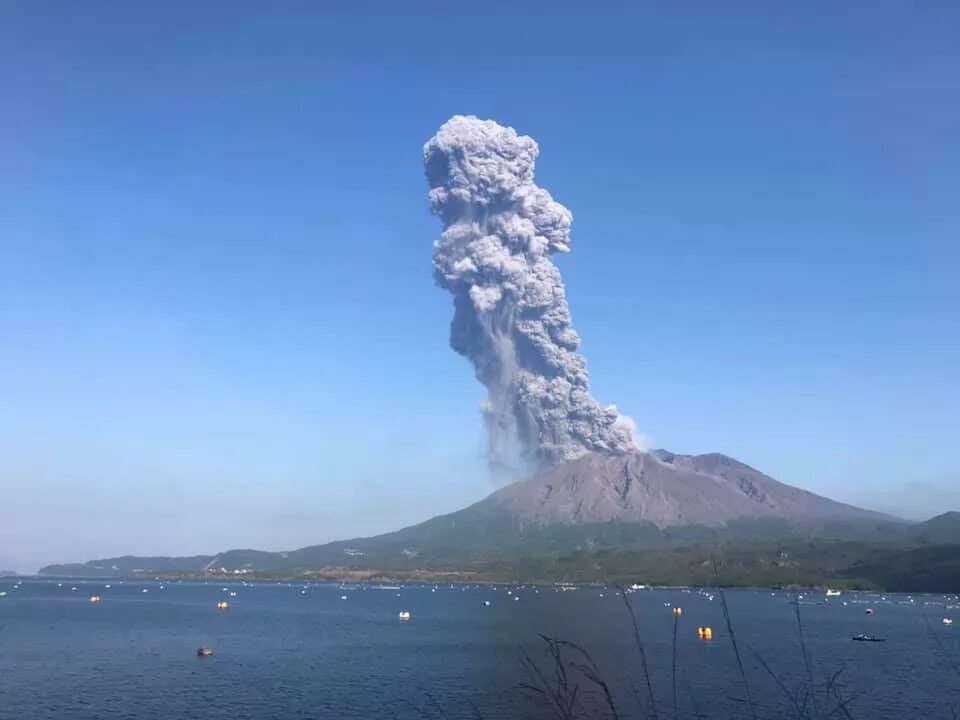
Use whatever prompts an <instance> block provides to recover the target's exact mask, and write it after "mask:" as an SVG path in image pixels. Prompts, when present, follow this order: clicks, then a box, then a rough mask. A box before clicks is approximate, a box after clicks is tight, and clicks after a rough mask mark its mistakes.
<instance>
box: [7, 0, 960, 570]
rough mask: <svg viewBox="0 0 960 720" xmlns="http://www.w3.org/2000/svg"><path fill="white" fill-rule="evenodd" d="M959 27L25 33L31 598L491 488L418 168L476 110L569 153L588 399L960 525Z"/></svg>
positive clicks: (95, 8)
mask: <svg viewBox="0 0 960 720" xmlns="http://www.w3.org/2000/svg"><path fill="white" fill-rule="evenodd" d="M334 6H336V7H334ZM228 9H229V11H228ZM507 17H509V18H510V19H511V20H512V21H513V22H515V23H516V27H508V26H507V24H506V23H505V20H504V18H507ZM518 28H523V30H522V31H521V30H519V29H518ZM958 36H960V15H958V14H957V13H955V12H950V11H949V10H948V9H946V8H944V9H940V10H938V9H936V8H931V7H926V8H922V9H917V8H912V7H911V8H907V7H903V8H898V7H893V6H890V7H873V8H870V9H869V11H868V10H863V9H859V10H857V9H853V8H843V7H836V6H834V5H831V4H829V3H817V4H815V5H814V6H804V7H774V6H770V5H768V4H764V3H759V2H756V3H746V4H744V5H743V6H741V7H738V8H731V7H725V8H724V9H723V10H722V11H721V10H720V9H711V8H698V9H697V11H695V12H694V11H692V10H688V9H684V8H681V7H669V6H664V7H659V8H653V7H637V8H618V9H616V10H614V9H613V8H601V7H598V8H595V9H594V10H593V11H592V12H591V14H589V15H586V16H579V15H576V14H574V13H572V12H567V11H565V10H564V9H563V8H556V9H554V10H552V11H551V12H550V13H549V14H544V13H537V12H530V13H525V11H524V10H523V9H522V8H518V7H517V6H516V5H512V4H503V5H500V4H498V3H496V2H494V3H492V4H491V3H486V4H484V6H483V8H482V12H481V11H480V10H476V9H471V8H468V7H462V8H456V9H452V10H451V14H448V15H443V14H439V13H431V12H427V11H425V10H417V9H416V8H402V9H401V8H394V9H387V10H384V11H383V12H381V13H379V14H377V15H376V16H375V17H365V16H364V15H363V13H362V12H361V11H360V10H359V9H355V8H353V9H352V8H350V7H349V6H348V5H346V4H344V5H343V6H340V5H338V4H337V3H334V4H333V5H331V6H327V5H324V6H303V7H300V8H299V9H298V11H297V12H284V11H282V10H280V9H276V8H264V7H263V6H257V5H253V4H250V5H246V4H243V3H241V4H239V5H238V4H230V5H226V4H221V3H219V2H212V3H209V4H205V5H203V6H200V7H194V6H188V5H186V4H177V3H174V4H172V5H166V6H164V7H163V8H160V7H153V8H151V7H144V6H133V5H130V6H122V5H107V4H85V5H82V6H81V5H75V6H71V5H69V4H66V3H64V4H60V5H57V4H54V5H44V6H40V5H31V4H9V5H7V6H4V7H0V38H2V39H3V42H0V61H2V62H0V77H2V79H3V81H4V82H3V84H4V87H5V88H6V94H5V98H4V100H5V102H4V108H3V110H2V111H0V122H2V123H3V129H4V132H2V133H0V158H3V172H2V173H0V179H2V182H3V193H0V337H2V338H3V349H2V352H0V398H3V401H2V402H0V491H2V502H3V509H4V512H3V513H2V520H0V570H5V569H13V570H19V571H34V570H36V569H37V568H39V567H40V566H42V565H44V564H48V563H53V562H75V561H85V560H89V559H93V558H97V557H109V556H115V555H122V554H137V555H152V554H162V555H186V554H210V553H214V552H219V551H222V550H226V549H229V548H235V547H250V548H257V549H268V550H270V549H292V548H297V547H302V546H306V545H312V544H317V543H321V542H325V541H329V540H335V539H345V538H350V537H357V536H361V535H370V534H376V533H380V532H384V531H388V530H392V529H397V528H400V527H403V526H405V525H408V524H413V523H416V522H420V521H422V520H426V519H427V518H429V517H431V516H433V515H436V514H439V513H445V512H451V511H454V510H458V509H460V508H462V507H464V506H466V505H467V504H469V503H472V502H475V501H477V500H480V499H481V498H482V497H484V496H485V495H487V494H488V493H489V492H491V491H492V490H493V489H494V488H495V487H496V481H495V479H493V478H491V477H490V474H489V472H488V471H487V458H486V456H485V443H486V441H485V438H484V436H483V424H482V421H481V417H480V411H479V408H480V403H481V400H482V399H483V397H484V391H483V388H482V387H481V386H480V384H479V383H478V382H477V381H476V379H475V377H474V372H473V368H472V367H471V366H470V364H469V363H468V362H467V361H466V360H464V359H463V358H461V357H459V356H458V355H456V353H454V352H453V351H451V349H450V347H449V345H448V334H449V327H450V318H451V314H452V308H451V301H450V297H449V295H448V294H447V293H446V292H444V291H443V290H440V289H439V288H437V287H436V286H435V285H434V282H433V279H432V277H431V254H432V252H433V243H434V241H435V240H436V239H437V238H438V237H439V233H440V227H439V225H438V223H437V221H436V219H435V218H433V217H431V216H430V213H429V203H428V200H427V185H426V182H425V180H424V176H423V166H422V163H423V156H422V148H423V144H424V142H425V141H427V140H428V139H429V138H430V137H431V136H433V134H434V133H436V132H437V129H438V128H439V127H440V126H441V125H442V123H444V122H445V121H446V120H447V119H448V118H450V117H451V116H452V115H454V114H458V113H462V114H473V115H477V116H478V117H481V118H489V119H493V120H496V121H497V122H499V123H501V124H504V125H509V126H512V127H514V128H516V130H517V131H518V132H520V133H522V134H527V135H530V136H532V137H533V138H535V139H536V141H537V142H538V143H539V145H540V149H541V156H540V159H539V160H538V164H537V183H538V184H539V185H540V186H542V187H543V188H546V189H547V190H549V191H550V193H551V194H552V195H553V197H554V198H555V199H556V200H557V201H558V202H560V203H562V204H563V205H565V206H566V207H568V208H569V209H570V210H571V211H572V213H573V217H574V219H573V225H572V246H571V247H572V251H571V253H570V254H569V255H566V256H563V257H560V258H559V259H558V260H557V264H558V265H559V267H560V270H561V272H562V274H563V279H564V282H565V284H566V294H567V299H568V300H569V303H570V309H571V312H572V316H573V320H574V323H575V327H576V329H577V331H578V332H579V334H580V335H581V336H582V339H583V345H582V351H583V353H584V355H585V356H586V358H587V360H588V362H589V369H590V384H591V391H592V393H593V394H594V396H595V397H596V398H597V400H598V401H599V402H600V403H603V404H608V403H609V404H616V405H617V407H618V408H619V409H620V410H621V411H622V412H623V413H624V414H625V415H627V416H629V417H631V418H633V419H634V420H635V421H636V423H637V425H638V426H639V430H640V432H642V433H643V434H644V435H645V436H647V437H648V438H649V441H650V446H651V447H665V448H668V449H670V450H672V451H674V452H681V453H705V452H722V453H724V454H727V455H730V456H732V457H735V458H737V459H738V460H741V461H743V462H745V463H747V464H749V465H751V466H753V467H756V468H757V469H759V470H761V471H763V472H765V473H767V474H768V475H770V476H772V477H774V478H776V479H777V480H780V481H781V482H785V483H788V484H791V485H796V486H798V487H802V488H804V489H807V490H810V491H812V492H815V493H818V494H821V495H825V496H827V497H830V498H832V499H835V500H839V501H843V502H848V503H852V504H855V505H859V506H862V507H867V508H871V509H877V510H881V511H884V512H888V513H892V514H895V515H898V516H901V517H905V518H907V519H915V520H919V519H927V518H929V517H932V516H934V515H937V514H940V513H942V512H944V511H947V510H960V466H958V464H957V461H956V459H955V458H954V456H953V455H952V451H953V448H954V447H956V445H957V443H958V441H960V419H958V417H957V413H956V408H957V407H958V404H960V376H958V373H957V368H958V367H960V285H958V283H957V282H956V275H957V268H958V267H960V246H958V244H957V242H956V238H957V237H958V235H960V206H958V204H957V203H956V200H955V194H956V188H957V187H958V186H960V147H958V145H957V143H956V141H955V138H956V137H957V132H958V130H960V100H958V98H957V95H956V92H955V91H954V90H953V87H954V85H955V78H956V77H957V76H958V75H960V49H958V45H957V43H956V41H955V38H956V37H958ZM465 48H473V49H474V51H469V52H467V51H465V50H464V49H465ZM718 58H723V62H717V59H718Z"/></svg>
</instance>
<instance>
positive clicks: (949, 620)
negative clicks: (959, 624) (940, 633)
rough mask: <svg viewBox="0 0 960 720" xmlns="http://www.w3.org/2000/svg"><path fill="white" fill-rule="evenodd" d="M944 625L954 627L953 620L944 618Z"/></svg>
mask: <svg viewBox="0 0 960 720" xmlns="http://www.w3.org/2000/svg"><path fill="white" fill-rule="evenodd" d="M943 624H944V625H953V620H951V619H950V618H944V619H943Z"/></svg>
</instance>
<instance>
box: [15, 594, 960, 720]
mask: <svg viewBox="0 0 960 720" xmlns="http://www.w3.org/2000/svg"><path fill="white" fill-rule="evenodd" d="M0 593H6V595H3V596H0V720H7V719H10V720H120V719H123V720H138V719H147V718H151V719H152V718H157V719H158V720H160V719H162V720H178V719H180V718H198V719H202V720H244V719H247V718H249V719H250V720H259V719H261V718H265V719H266V718H271V719H274V718H275V719H276V720H294V719H296V718H337V719H341V718H344V719H345V718H389V719H396V720H412V719H414V718H451V719H457V720H459V719H470V720H477V719H479V718H486V719H488V720H500V719H504V718H532V719H538V718H560V717H568V718H575V717H576V718H604V717H609V718H654V717H655V718H661V719H664V720H667V719H673V718H678V719H682V718H690V719H691V720H693V719H696V718H709V719H723V720H726V719H733V718H736V719H738V720H739V719H740V718H771V719H773V718H775V719H777V720H784V719H789V718H864V719H869V720H883V719H885V718H889V719H890V720H893V719H894V718H896V719H898V720H900V719H902V718H944V719H945V720H947V719H950V718H956V717H957V716H958V713H960V670H958V668H960V622H958V623H957V624H956V625H949V624H945V623H944V622H943V620H944V618H946V619H954V618H955V619H957V620H958V621H960V608H958V606H960V601H958V599H957V597H956V596H954V595H919V594H918V595H900V594H887V595H882V594H877V593H869V594H868V593H849V592H844V593H843V594H842V595H841V596H839V597H831V598H826V597H825V594H824V592H823V591H809V592H806V593H800V594H799V595H797V594H795V593H793V592H785V591H782V590H762V589H756V590H727V591H725V592H721V591H719V590H704V589H700V590H698V589H684V588H673V589H639V590H636V591H633V592H628V593H625V594H624V593H621V592H620V590H618V589H617V588H615V587H577V588H564V587H558V586H522V585H496V586H494V585H450V584H436V585H434V584H423V585H402V586H375V585H337V584H313V583H308V584H304V583H302V582H301V583H289V582H269V583H268V582H227V583H225V582H222V581H216V582H214V581H211V582H205V583H204V582H185V581H184V582H176V581H172V582H161V581H152V582H145V581H140V580H126V581H120V580H97V581H89V580H70V579H57V580H54V579H46V578H24V579H19V580H18V579H14V578H2V579H0ZM94 596H96V597H99V598H100V601H99V602H91V598H92V597H94ZM625 600H626V603H625ZM223 602H226V603H227V604H228V607H227V608H224V609H218V607H217V606H218V604H219V603H223ZM628 605H629V608H628ZM868 610H869V611H870V612H869V613H868ZM401 612H409V613H410V619H409V620H401V619H400V613H401ZM701 628H710V630H711V633H710V635H711V636H712V637H711V638H710V639H703V638H702V637H701V635H703V634H705V633H701V632H699V630H700V629H701ZM858 633H865V634H868V635H872V636H875V637H877V638H882V639H883V642H860V641H854V640H853V639H852V638H853V636H854V635H856V634H858ZM199 647H209V648H211V649H212V651H213V655H212V656H209V657H199V656H198V654H197V650H198V648H199Z"/></svg>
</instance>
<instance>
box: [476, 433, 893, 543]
mask: <svg viewBox="0 0 960 720" xmlns="http://www.w3.org/2000/svg"><path fill="white" fill-rule="evenodd" d="M484 504H488V505H490V506H492V507H495V508H497V509H499V510H500V511H501V512H503V513H504V514H506V515H508V516H510V517H513V518H516V519H517V520H518V521H520V522H524V523H526V524H528V525H539V526H543V525H556V524H563V525H571V524H583V523H605V522H611V521H621V522H631V523H647V524H650V525H654V526H656V527H658V528H668V527H677V526H685V525H700V526H722V525H726V524H727V523H728V522H730V521H731V520H736V519H742V518H780V519H784V520H790V521H797V522H805V521H824V520H876V519H883V518H886V519H888V520H889V519H890V518H889V517H886V516H883V515H881V514H880V513H876V512H872V511H869V510H862V509H860V508H857V507H854V506H852V505H845V504H843V503H839V502H835V501H833V500H829V499H827V498H825V497H821V496H819V495H815V494H813V493H811V492H807V491H805V490H800V489H799V488H795V487H792V486H790V485H785V484H784V483H781V482H778V481H776V480H774V479H773V478H772V477H770V476H768V475H765V474H763V473H762V472H760V471H759V470H756V469H754V468H752V467H750V466H749V465H745V464H744V463H742V462H739V461H737V460H734V459H733V458H730V457H727V456H726V455H721V454H719V453H711V454H707V455H676V454H674V453H671V452H668V451H666V450H655V451H653V452H650V453H641V452H631V453H624V454H615V455H613V454H602V453H589V454H587V455H584V456H582V457H579V458H577V459H575V460H571V461H568V462H565V463H562V464H560V465H557V466H554V467H552V468H550V469H549V470H547V471H546V472H544V473H541V474H539V475H535V476H533V477H531V478H529V479H526V480H521V481H520V482H516V483H513V484H511V485H508V486H507V487H504V488H503V489H501V490H499V491H497V492H495V493H494V494H493V495H491V496H490V497H489V498H487V499H486V500H484V501H482V503H481V505H484ZM474 507H476V506H474Z"/></svg>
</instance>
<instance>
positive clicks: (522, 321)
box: [423, 115, 636, 467]
mask: <svg viewBox="0 0 960 720" xmlns="http://www.w3.org/2000/svg"><path fill="white" fill-rule="evenodd" d="M538 153H539V148H538V147H537V143H536V142H534V140H533V139H532V138H529V137H526V136H524V135H518V134H517V133H516V131H515V130H514V129H513V128H509V127H503V126H501V125H498V124H497V123H495V122H493V121H491V120H479V119H477V118H475V117H472V116H470V117H465V116H462V115H457V116H455V117H453V118H451V119H450V120H448V121H447V122H446V123H444V125H443V127H441V128H440V130H439V131H438V132H437V134H436V135H435V136H434V137H433V138H431V139H430V141H429V142H428V143H427V144H426V145H425V146H424V148H423V156H424V165H425V167H426V173H427V181H428V182H429V184H430V202H431V205H432V208H433V212H434V214H436V215H438V216H439V217H440V219H441V220H442V221H443V227H444V230H443V235H442V236H441V237H440V240H439V241H437V242H436V243H435V244H434V252H433V269H434V276H435V278H436V281H437V284H438V285H440V286H441V287H443V288H445V289H447V290H449V291H450V292H451V293H452V294H453V305H454V309H455V313H454V318H453V323H452V325H451V328H450V344H451V346H452V347H453V349H454V350H456V351H457V352H458V353H460V354H461V355H463V356H465V357H467V358H469V359H470V361H471V362H472V363H473V365H474V367H475V369H476V374H477V378H478V379H479V380H480V382H482V383H483V384H484V386H485V387H486V388H487V393H488V396H487V400H486V401H485V403H484V406H483V413H484V416H485V419H486V423H487V428H488V430H489V440H490V451H491V460H492V461H493V462H495V463H497V464H500V465H504V466H506V467H515V464H516V461H517V460H522V461H524V462H526V463H533V464H536V465H542V464H554V463H557V462H561V461H564V460H571V459H573V458H576V457H579V456H580V455H583V454H585V453H587V452H590V451H602V452H614V453H619V452H626V451H628V450H631V449H634V448H635V447H636V441H635V433H634V425H633V422H632V421H631V420H630V419H629V418H627V417H625V416H623V415H620V414H619V413H618V412H617V409H616V407H614V406H612V405H611V406H608V407H601V406H600V405H599V404H598V403H597V401H596V400H594V399H593V397H592V396H591V395H590V389H589V377H588V374H587V365H586V362H585V361H584V359H583V357H582V356H581V355H580V354H579V353H578V352H577V348H578V347H579V345H580V338H579V336H578V335H577V333H576V332H575V331H574V329H573V326H572V324H571V320H570V309H569V308H568V306H567V299H566V295H565V292H564V287H563V280H562V279H561V278H560V271H559V270H558V269H557V266H556V265H554V264H553V261H552V260H551V259H550V256H551V255H553V254H554V253H565V252H569V251H570V224H571V222H572V221H573V216H572V215H571V214H570V211H569V210H567V209H566V208H565V207H564V206H563V205H561V204H560V203H558V202H555V201H554V199H553V198H552V197H551V196H550V193H548V192H547V191H546V190H544V189H542V188H539V187H537V186H536V185H535V184H534V182H533V166H534V162H535V161H536V159H537V155H538Z"/></svg>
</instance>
